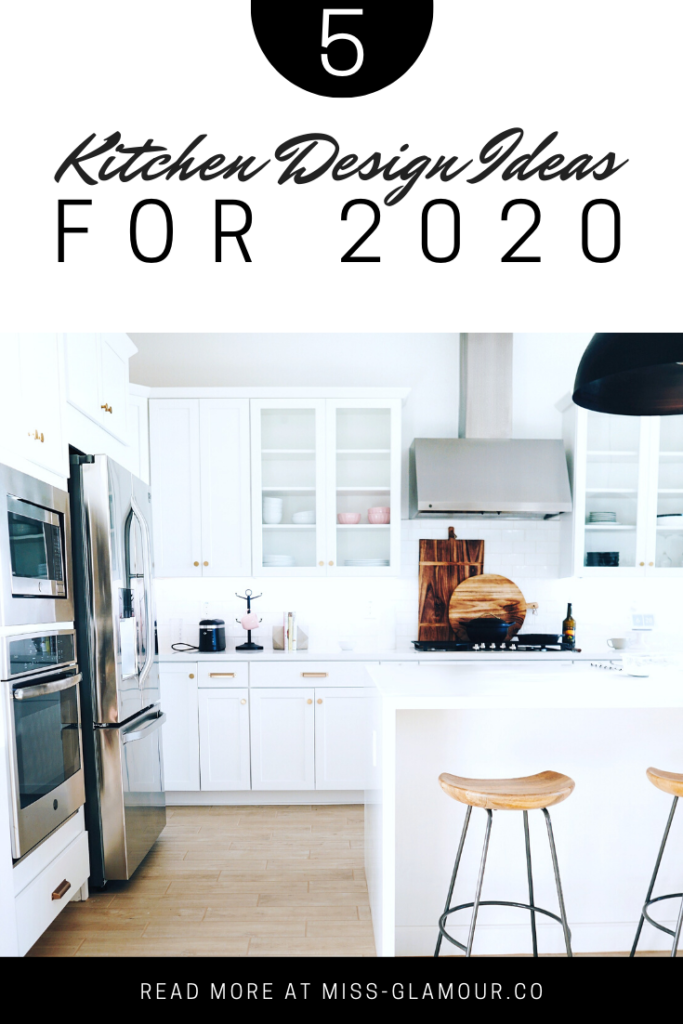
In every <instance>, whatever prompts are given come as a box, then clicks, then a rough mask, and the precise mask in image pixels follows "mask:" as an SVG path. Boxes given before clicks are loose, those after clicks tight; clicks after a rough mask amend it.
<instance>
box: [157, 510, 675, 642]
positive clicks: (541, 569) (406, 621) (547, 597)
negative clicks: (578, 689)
mask: <svg viewBox="0 0 683 1024" xmlns="http://www.w3.org/2000/svg"><path fill="white" fill-rule="evenodd" d="M449 525H454V526H455V530H456V533H457V535H458V537H460V538H461V539H475V540H479V539H483V540H484V541H485V545H486V547H485V564H484V568H485V571H486V572H488V573H497V574H500V575H502V576H508V577H510V578H511V579H513V580H514V581H515V582H516V583H517V584H518V585H519V587H520V589H521V590H522V592H523V594H524V596H525V598H526V600H527V602H534V601H537V602H538V603H539V606H540V607H539V612H538V614H537V615H531V614H529V615H528V616H527V621H526V625H525V627H524V628H525V629H526V630H527V631H533V632H548V633H552V632H555V631H556V630H559V629H560V628H561V624H562V620H563V619H564V617H565V613H566V608H567V603H568V602H569V601H571V602H572V603H573V606H574V616H575V618H576V619H577V622H578V636H579V641H580V643H581V645H582V646H584V648H587V647H589V646H591V645H592V646H597V648H598V649H600V650H602V649H603V648H604V646H605V638H606V637H608V636H619V635H623V634H624V633H625V632H626V630H628V629H629V628H630V616H631V612H632V610H633V609H634V608H637V609H645V610H647V611H648V612H652V613H653V614H655V615H656V619H657V627H658V631H661V635H666V636H667V637H675V636H676V635H678V634H679V633H680V628H679V623H680V620H681V617H682V616H683V588H681V586H680V581H678V580H664V579H659V578H658V579H656V580H651V579H634V580H629V579H624V578H619V579H617V580H609V579H605V580H594V579H591V580H586V579H576V578H568V579H567V578H560V570H559V561H560V525H559V524H558V523H555V522H548V521H539V522H533V523H525V524H524V525H523V526H514V527H513V526H511V525H510V523H509V522H496V521H490V520H486V521H485V522H482V523H481V524H479V523H477V522H466V523H464V522H463V523H459V522H456V521H454V522H453V523H449V522H448V521H447V520H444V521H439V522H438V523H437V522H436V521H434V522H428V523H423V522H417V521H409V522H404V523H403V524H402V543H401V554H402V565H401V575H400V576H399V577H397V578H392V579H374V578H361V577H359V578H357V579H324V580H316V579H298V578H297V579H270V578H267V577H264V578H260V579H257V580H254V579H243V578H240V579H206V580H202V579H199V580H187V579H178V580H173V579H160V580H157V622H158V635H159V647H160V651H161V652H162V653H163V654H166V653H168V652H169V651H170V648H171V644H172V643H175V642H177V640H178V639H179V638H180V637H182V640H183V641H184V642H186V643H193V644H196V643H197V640H198V632H199V625H198V624H199V620H200V618H202V617H203V615H204V612H205V607H206V606H207V603H208V608H207V611H208V614H209V616H210V617H211V618H222V619H225V622H226V630H227V633H228V636H229V637H231V638H233V639H237V638H240V642H241V639H242V638H243V637H244V635H245V634H244V631H243V630H242V628H241V626H240V625H239V624H238V623H236V622H235V619H236V618H241V616H242V615H243V614H244V609H245V605H244V602H243V601H240V600H238V599H237V598H236V597H235V591H238V592H239V593H244V590H245V588H246V587H250V588H251V589H252V590H253V591H254V592H255V593H260V592H263V597H262V598H261V599H260V600H259V601H258V602H257V603H256V604H255V605H254V610H255V611H258V614H259V616H261V617H262V618H263V623H262V625H261V626H260V628H259V630H258V631H256V634H255V636H256V637H257V638H258V639H259V640H260V642H262V643H263V642H265V643H266V644H267V643H268V642H269V641H270V637H271V633H272V628H273V626H275V625H280V624H281V622H282V613H283V611H284V610H285V609H287V610H289V609H295V610H296V611H297V612H298V614H299V621H300V623H301V624H302V626H303V627H304V628H306V632H307V633H308V634H309V637H310V639H311V643H312V644H313V645H314V646H316V647H317V648H318V649H320V650H330V651H336V650H338V649H339V647H338V644H339V640H340V639H341V638H342V636H343V637H349V638H353V642H354V644H356V645H357V649H358V650H361V649H367V650H371V649H372V647H373V645H374V646H375V647H377V646H381V647H384V648H391V647H393V646H396V645H397V644H398V645H399V646H403V645H405V644H406V643H408V642H409V641H410V640H414V639H415V637H416V635H417V618H418V600H419V595H418V559H419V540H420V539H421V538H424V537H426V538H430V537H431V538H433V539H446V537H447V536H448V526H449ZM370 603H371V604H372V607H371V608H370V607H369V606H370Z"/></svg>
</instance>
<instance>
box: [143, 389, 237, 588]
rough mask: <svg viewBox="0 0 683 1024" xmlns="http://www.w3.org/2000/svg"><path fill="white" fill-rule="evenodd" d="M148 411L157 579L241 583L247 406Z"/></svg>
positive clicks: (167, 406) (198, 402)
mask: <svg viewBox="0 0 683 1024" xmlns="http://www.w3.org/2000/svg"><path fill="white" fill-rule="evenodd" d="M149 406H150V412H149V423H150V475H151V485H152V494H153V504H154V547H155V571H156V575H157V576H239V575H248V574H249V570H250V558H249V552H250V532H249V402H248V401H247V400H245V399H211V398H207V399H197V398H187V399H185V398H177V399H151V400H150V403H149Z"/></svg>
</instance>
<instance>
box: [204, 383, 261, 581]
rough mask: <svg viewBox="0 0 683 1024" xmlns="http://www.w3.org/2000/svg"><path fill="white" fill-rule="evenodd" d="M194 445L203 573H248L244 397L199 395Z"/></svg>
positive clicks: (225, 574) (237, 574)
mask: <svg viewBox="0 0 683 1024" xmlns="http://www.w3.org/2000/svg"><path fill="white" fill-rule="evenodd" d="M199 447H200V456H199V464H200V477H201V483H200V488H201V520H202V544H201V562H202V572H203V575H204V576H239V575H243V574H245V573H246V574H248V573H249V569H250V564H251V545H250V530H249V519H250V501H249V400H248V399H240V398H229V399H220V398H210V399H203V400H201V401H200V402H199Z"/></svg>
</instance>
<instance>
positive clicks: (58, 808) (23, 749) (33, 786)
mask: <svg viewBox="0 0 683 1024" xmlns="http://www.w3.org/2000/svg"><path fill="white" fill-rule="evenodd" d="M0 664H1V669H2V672H1V674H2V688H3V691H4V693H3V698H4V703H5V716H6V721H7V723H8V733H9V774H10V788H11V807H12V822H11V831H12V856H13V857H14V858H15V860H17V859H19V858H21V857H23V856H25V854H26V853H28V851H29V850H31V849H33V847H34V846H36V845H37V844H38V843H39V842H41V840H43V839H45V837H46V836H48V835H49V834H50V833H51V832H53V831H54V829H56V828H57V827H58V826H59V825H61V824H62V823H63V822H64V821H66V819H67V818H70V817H71V815H72V814H74V813H75V812H76V811H77V810H78V808H79V807H80V806H81V805H82V804H83V803H84V802H85V786H84V779H83V752H82V743H81V716H80V702H79V683H80V682H81V674H80V672H79V671H78V665H77V663H76V635H75V632H74V630H60V631H55V632H50V633H44V632H43V633H30V634H21V635H19V636H9V637H4V638H3V639H2V658H1V662H0Z"/></svg>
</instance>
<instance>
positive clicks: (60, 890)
mask: <svg viewBox="0 0 683 1024" xmlns="http://www.w3.org/2000/svg"><path fill="white" fill-rule="evenodd" d="M70 888H71V882H67V880H66V878H65V879H64V881H63V882H62V883H61V884H60V885H58V886H57V888H56V889H55V891H54V892H53V893H52V899H53V900H61V898H62V897H63V896H66V894H67V893H68V891H69V889H70Z"/></svg>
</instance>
